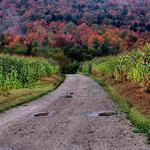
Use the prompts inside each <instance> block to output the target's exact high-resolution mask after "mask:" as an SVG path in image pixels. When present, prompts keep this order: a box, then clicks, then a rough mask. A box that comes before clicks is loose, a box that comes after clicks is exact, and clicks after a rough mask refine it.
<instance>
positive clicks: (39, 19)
mask: <svg viewBox="0 0 150 150" xmlns="http://www.w3.org/2000/svg"><path fill="white" fill-rule="evenodd" d="M0 3H1V4H0V21H1V22H2V23H1V25H0V33H3V34H4V35H5V36H6V37H5V42H4V41H3V37H1V41H2V42H1V45H4V44H6V45H9V47H11V46H13V45H15V44H18V43H24V44H29V43H31V41H32V42H33V41H34V45H50V46H52V47H61V48H63V47H65V46H66V45H69V46H70V44H71V45H72V47H73V46H74V45H76V44H79V45H87V46H88V47H90V48H93V47H94V44H93V43H94V41H95V40H97V42H98V43H103V42H104V41H105V40H106V39H107V40H108V41H109V43H110V45H113V48H114V47H116V46H117V47H119V49H120V50H130V49H132V48H138V47H140V48H141V47H143V45H144V44H145V42H147V41H149V40H150V39H149V32H150V1H149V0H144V1H143V0H142V1H141V0H128V1H126V2H124V1H123V0H15V1H9V0H1V2H0ZM60 41H61V43H60Z"/></svg>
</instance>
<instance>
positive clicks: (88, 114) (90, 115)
mask: <svg viewBox="0 0 150 150" xmlns="http://www.w3.org/2000/svg"><path fill="white" fill-rule="evenodd" d="M117 115H119V113H118V112H112V111H98V112H88V113H87V116H89V117H98V116H117Z"/></svg>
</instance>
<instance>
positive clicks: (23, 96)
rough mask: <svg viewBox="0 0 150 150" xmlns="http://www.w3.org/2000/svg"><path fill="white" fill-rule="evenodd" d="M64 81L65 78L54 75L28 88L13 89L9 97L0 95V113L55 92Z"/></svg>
mask: <svg viewBox="0 0 150 150" xmlns="http://www.w3.org/2000/svg"><path fill="white" fill-rule="evenodd" d="M63 81H64V77H62V76H60V75H52V76H50V77H46V78H44V79H43V80H41V81H38V82H34V83H33V84H30V85H29V86H28V87H27V88H20V89H12V90H10V91H9V92H8V94H7V95H0V112H3V111H5V110H8V109H10V108H12V107H15V106H18V105H21V104H24V103H27V102H30V101H32V100H36V99H38V98H39V97H41V96H43V95H46V94H48V93H49V92H51V91H53V90H55V89H56V88H57V87H58V86H59V85H60V84H61V83H62V82H63Z"/></svg>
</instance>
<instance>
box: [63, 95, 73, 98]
mask: <svg viewBox="0 0 150 150" xmlns="http://www.w3.org/2000/svg"><path fill="white" fill-rule="evenodd" d="M63 98H72V95H65V96H63Z"/></svg>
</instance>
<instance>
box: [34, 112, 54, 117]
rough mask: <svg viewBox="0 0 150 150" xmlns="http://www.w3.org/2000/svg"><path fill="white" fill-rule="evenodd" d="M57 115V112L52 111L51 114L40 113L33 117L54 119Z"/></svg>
mask: <svg viewBox="0 0 150 150" xmlns="http://www.w3.org/2000/svg"><path fill="white" fill-rule="evenodd" d="M55 114H56V112H55V111H50V112H38V113H35V114H33V117H37V118H38V117H52V116H54V115H55Z"/></svg>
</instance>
